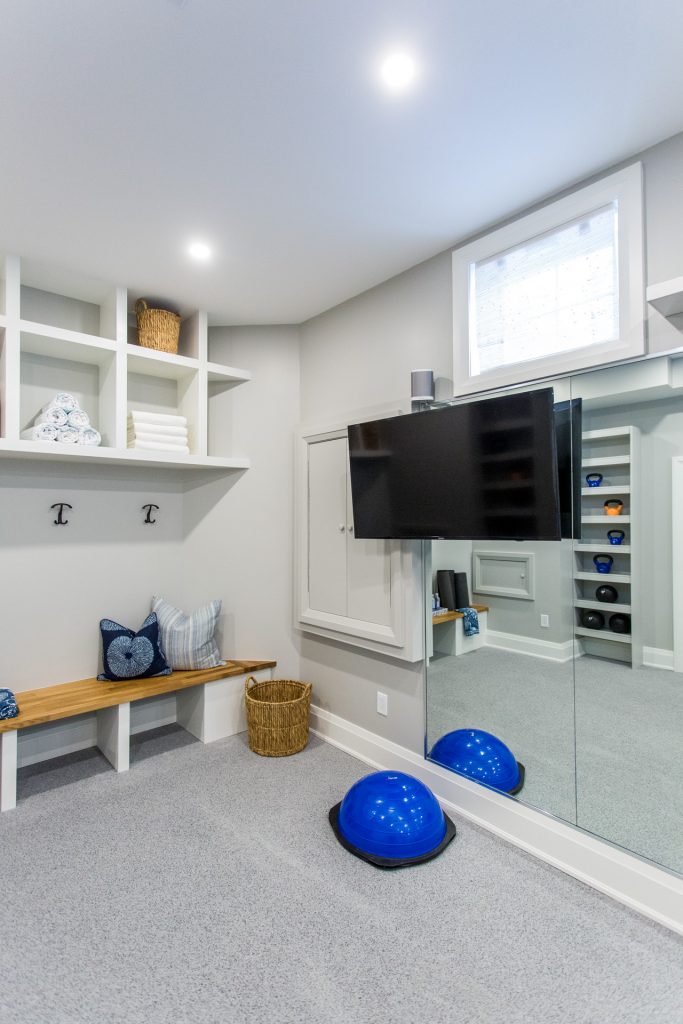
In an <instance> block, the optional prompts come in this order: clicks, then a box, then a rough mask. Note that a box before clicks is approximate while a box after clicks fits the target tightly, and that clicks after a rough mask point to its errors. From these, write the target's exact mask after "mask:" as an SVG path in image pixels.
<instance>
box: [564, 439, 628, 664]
mask: <svg viewBox="0 0 683 1024" xmlns="http://www.w3.org/2000/svg"><path fill="white" fill-rule="evenodd" d="M639 441H640V438H639V432H638V430H637V428H636V427H631V426H625V427H608V428H605V429H601V430H587V431H585V432H584V433H583V435H582V467H583V473H584V476H585V475H586V474H587V473H591V472H600V473H602V474H603V476H604V479H603V481H602V483H601V484H600V486H599V487H587V486H585V487H582V488H581V527H582V529H581V534H582V535H581V539H580V540H577V541H575V543H574V608H575V616H576V627H575V634H576V637H577V639H578V643H579V645H580V649H581V653H583V654H589V655H594V656H596V657H603V658H612V659H614V660H619V661H626V662H628V663H630V664H632V665H633V666H637V665H640V664H642V642H641V639H640V632H641V617H640V614H639V608H638V584H639V566H638V548H639V545H638V536H637V532H636V531H637V527H638V511H637V503H636V497H637V494H638V455H639ZM610 498H620V499H621V500H622V501H623V503H624V512H623V514H622V515H619V516H608V515H606V513H605V511H604V507H603V504H604V502H605V501H606V500H609V499H610ZM609 530H623V531H624V533H625V534H626V536H625V537H624V540H623V542H622V543H621V544H610V542H609V540H608V537H607V533H608V531H609ZM595 555H611V556H612V558H613V559H614V564H613V566H612V570H611V571H610V572H608V573H601V572H597V570H596V569H595V565H594V563H593V558H594V556H595ZM604 584H609V585H610V586H613V587H615V588H616V590H617V592H618V595H619V596H618V599H617V601H615V602H613V603H609V602H606V601H598V600H597V597H596V590H597V588H598V587H599V586H602V585H604ZM584 610H590V611H598V612H601V613H602V614H603V615H604V617H605V628H603V629H589V628H587V627H585V626H584V625H583V623H582V621H581V613H582V611H584ZM617 613H619V614H623V615H628V616H629V617H630V620H631V632H630V633H615V632H613V631H612V630H611V629H609V625H608V624H609V619H610V616H611V615H615V614H617Z"/></svg>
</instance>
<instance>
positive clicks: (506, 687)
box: [427, 648, 683, 872]
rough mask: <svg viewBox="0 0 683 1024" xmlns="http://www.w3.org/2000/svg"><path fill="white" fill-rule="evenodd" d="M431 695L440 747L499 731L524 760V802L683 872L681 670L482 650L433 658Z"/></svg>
mask: <svg viewBox="0 0 683 1024" xmlns="http://www.w3.org/2000/svg"><path fill="white" fill-rule="evenodd" d="M427 693H428V698H427V732H428V743H429V745H430V747H431V745H432V744H433V743H434V742H435V741H436V739H438V737H439V736H441V735H443V733H444V732H448V731H450V730H452V729H460V728H481V729H485V730H487V731H488V732H492V733H494V734H495V735H497V736H500V738H501V739H502V740H503V741H504V742H505V743H507V744H508V746H509V747H510V748H511V749H512V750H513V751H514V753H515V756H516V757H517V759H518V760H520V761H522V762H523V763H524V765H525V767H526V781H525V785H524V789H523V791H522V793H521V794H520V797H519V799H521V800H523V801H524V802H525V803H528V804H530V805H531V806H534V807H540V808H542V809H544V810H548V811H550V812H551V813H553V814H556V815H558V816H559V817H561V818H564V819H565V820H567V821H571V822H573V823H575V824H578V825H580V826H581V827H582V828H585V829H587V830H588V831H590V832H594V833H595V834H596V835H599V836H602V837H604V838H606V839H609V840H610V841H611V842H614V843H617V844H619V845H620V846H623V847H625V848H626V849H628V850H632V851H633V852H635V853H637V854H639V855H640V856H643V857H647V858H649V859H651V860H653V861H655V862H656V863H658V864H662V865H664V866H666V867H669V868H671V869H673V870H675V871H679V872H683V828H682V827H681V822H682V821H683V758H682V757H681V754H680V750H681V743H682V742H683V675H681V674H680V673H675V672H668V671H663V670H661V669H654V668H640V669H630V668H627V667H625V666H623V665H620V664H618V663H616V662H612V661H608V660H605V659H602V658H594V657H583V658H579V659H578V660H577V661H576V662H575V663H571V662H568V663H566V664H553V662H550V661H545V660H543V659H541V658H532V657H528V656H526V655H523V654H513V653H510V652H507V651H497V650H494V649H493V648H483V649H480V650H478V651H474V652H472V653H470V654H467V655H462V656H460V657H458V658H454V657H441V658H436V659H434V660H433V661H432V663H431V665H430V666H429V670H428V685H427ZM575 742H576V746H575Z"/></svg>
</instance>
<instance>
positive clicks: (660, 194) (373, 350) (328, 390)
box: [301, 135, 683, 750]
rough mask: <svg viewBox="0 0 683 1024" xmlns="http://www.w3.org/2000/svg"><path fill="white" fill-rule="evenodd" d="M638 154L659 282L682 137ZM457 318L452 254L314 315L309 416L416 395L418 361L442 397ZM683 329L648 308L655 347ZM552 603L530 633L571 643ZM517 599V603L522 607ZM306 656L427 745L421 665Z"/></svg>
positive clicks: (668, 262) (329, 683)
mask: <svg viewBox="0 0 683 1024" xmlns="http://www.w3.org/2000/svg"><path fill="white" fill-rule="evenodd" d="M635 159H641V160H642V161H643V164H644V188H645V219H646V232H645V234H646V266H647V271H646V276H647V283H648V284H650V283H658V282H660V281H662V280H668V279H669V278H673V277H677V276H679V275H680V274H681V270H682V266H681V264H682V260H681V243H680V240H681V238H682V237H683V172H682V170H681V168H683V135H678V136H676V137H675V138H673V139H670V140H668V141H667V142H664V143H662V144H660V145H658V146H655V147H653V148H652V149H650V150H648V151H646V152H645V153H643V154H640V155H634V157H633V158H632V160H629V161H625V163H631V162H633V160H635ZM607 170H608V169H605V172H604V173H607ZM491 226H493V225H487V226H486V230H488V229H489V228H490V227H491ZM482 227H484V226H482ZM461 241H465V240H464V239H463V240H461ZM678 319H679V320H682V319H683V318H678ZM451 321H452V310H451V255H450V252H447V253H442V254H441V255H439V256H435V257H434V258H433V259H431V260H428V261H427V262H425V263H422V264H420V265H419V266H417V267H414V268H412V269H411V270H409V271H407V272H406V273H404V274H401V275H399V276H398V277H396V278H393V279H392V280H390V281H387V282H386V283H385V284H383V285H380V286H378V287H377V288H373V289H372V290H370V291H368V292H365V293H364V294H362V295H359V296H358V297H357V298H355V299H352V300H350V301H349V302H346V303H344V304H343V305H341V306H338V307H336V308H335V309H332V310H330V311H329V312H327V313H324V314H322V315H321V316H319V317H316V318H315V319H313V320H310V321H308V322H307V323H306V324H304V325H303V326H302V331H301V411H302V419H303V420H304V421H305V422H307V423H308V422H313V423H314V422H315V421H316V419H320V420H324V419H325V418H326V417H327V416H329V415H339V414H341V415H348V416H349V418H350V419H351V418H352V416H353V412H354V410H357V409H363V408H368V407H371V406H373V405H381V404H385V403H390V402H395V401H398V400H401V399H404V398H405V396H406V395H407V394H408V393H409V380H410V378H409V372H410V370H411V369H413V368H416V367H432V368H433V369H434V371H435V373H436V375H437V377H438V378H442V380H441V381H440V388H441V391H440V393H439V392H437V397H445V394H444V389H445V388H447V386H448V381H449V379H451V378H452V375H453V371H452V366H453V359H452V348H451V346H452V322H451ZM679 327H683V324H679V325H678V326H677V325H676V324H672V323H670V322H669V321H667V320H665V319H664V318H663V317H661V316H660V315H659V314H658V313H656V312H654V311H653V312H649V313H648V331H649V342H650V346H651V348H652V350H653V351H665V350H667V349H671V348H675V347H678V346H680V345H681V344H683V335H682V334H681V331H680V330H679V329H678V328H679ZM562 565H564V562H563V563H562ZM551 589H552V588H551ZM550 601H551V596H550V594H548V595H546V597H545V598H544V603H545V604H546V605H548V607H549V608H550V611H549V614H551V616H552V618H551V623H553V620H554V621H555V622H556V623H557V624H558V626H559V630H560V635H557V636H556V635H555V630H554V629H552V630H546V629H540V627H538V628H537V631H536V632H533V633H529V632H527V634H526V635H537V636H539V637H540V638H541V639H548V640H551V639H558V640H562V639H566V635H565V626H564V624H563V619H562V613H561V611H560V610H559V608H558V609H557V611H556V612H554V611H553V609H552V607H551V606H550V605H549V602H550ZM520 604H521V602H515V608H518V606H519V605H520ZM537 607H538V608H540V605H538V606H537ZM543 610H546V609H545V607H544V609H543ZM534 614H535V612H534ZM539 614H540V611H539ZM500 616H501V617H500V618H499V619H498V623H499V624H498V625H494V624H493V622H492V623H491V625H492V628H497V629H501V630H502V631H510V632H512V631H513V629H514V628H518V629H520V631H521V629H522V624H521V623H520V622H516V621H515V620H516V619H517V618H518V617H519V613H518V612H515V609H514V608H513V609H512V610H511V609H503V608H501V609H500ZM536 621H538V617H537V616H536ZM524 628H525V629H526V630H528V629H529V628H530V625H529V624H527V625H526V626H525V627H524ZM646 642H648V641H647V640H646ZM662 646H664V644H662ZM301 654H302V673H303V674H304V675H305V676H307V677H310V678H311V679H312V680H313V681H314V682H315V684H316V692H317V695H318V700H319V702H320V703H321V704H323V705H324V706H326V707H328V708H330V709H331V710H332V711H333V712H336V713H337V714H340V715H343V716H344V717H346V718H350V719H351V720H352V721H354V722H356V723H358V724H359V725H361V726H363V727H365V728H367V729H371V730H372V731H374V732H377V733H379V734H381V735H383V736H386V737H388V738H390V739H393V740H395V741H397V742H399V743H403V744H405V745H406V746H409V747H411V748H412V749H414V750H421V749H422V736H423V731H424V730H423V711H422V703H423V689H422V682H421V677H420V675H419V673H417V672H416V671H415V669H409V668H406V667H405V666H400V665H392V664H390V665H388V666H387V665H385V664H383V663H381V662H380V661H378V660H377V659H374V658H373V657H371V656H369V655H367V654H361V653H359V652H357V651H354V650H352V649H350V648H347V647H344V646H343V645H338V644H333V643H329V644H325V643H322V642H319V641H315V640H311V639H309V638H307V637H302V640H301ZM380 687H381V688H382V689H384V690H386V691H388V693H389V716H388V717H387V718H383V717H381V716H379V715H377V713H376V711H375V691H376V690H377V689H378V688H380Z"/></svg>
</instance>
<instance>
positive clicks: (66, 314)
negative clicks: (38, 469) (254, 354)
mask: <svg viewBox="0 0 683 1024" xmlns="http://www.w3.org/2000/svg"><path fill="white" fill-rule="evenodd" d="M56 288H59V291H57V290H56ZM136 297H137V296H135V297H131V299H130V304H131V305H132V304H133V301H134V298H136ZM128 307H129V298H128V293H127V290H126V289H125V288H123V287H111V288H107V287H106V286H102V287H101V288H99V289H98V288H96V287H95V288H94V287H93V285H92V283H88V284H87V285H84V284H82V283H81V282H78V281H76V280H74V282H73V283H71V282H69V280H68V278H66V277H65V276H64V275H61V277H59V276H57V273H56V272H55V273H50V272H49V271H45V270H42V269H41V270H40V271H37V270H36V269H35V268H31V267H30V266H24V267H22V263H21V261H20V259H19V258H18V257H16V256H6V257H5V258H4V260H2V261H0V457H5V458H29V459H36V460H47V459H53V460H56V461H64V462H84V463H95V464H98V463H99V464H101V465H104V464H119V465H127V466H135V465H140V466H143V467H149V466H160V467H167V468H168V467H177V468H178V469H184V470H187V469H215V470H222V471H233V470H244V469H248V468H249V459H248V458H244V457H242V456H241V455H240V454H236V453H235V452H233V451H230V450H229V445H230V439H229V431H226V430H225V429H223V428H222V426H221V429H218V428H216V429H214V430H210V429H209V424H210V422H211V419H212V407H213V405H214V404H215V405H216V407H217V408H216V411H218V406H219V404H220V405H221V409H222V410H223V416H217V417H216V418H217V419H220V420H221V424H223V423H224V420H225V415H224V408H223V406H222V402H223V401H224V397H221V396H224V395H225V392H226V391H227V390H228V389H231V388H233V387H234V386H236V385H239V384H243V383H245V382H246V381H249V380H250V379H251V374H250V373H249V372H248V371H247V370H240V369H237V368H235V367H233V366H222V365H220V364H218V363H215V362H212V361H211V360H210V359H209V329H208V326H207V315H206V313H205V312H202V311H197V312H194V313H192V314H190V315H189V316H186V317H185V318H184V320H183V322H182V325H181V333H180V343H179V349H178V354H177V355H170V354H169V353H167V352H157V351H156V350H153V349H147V348H142V347H141V346H139V345H137V344H136V343H135V341H136V329H135V317H134V314H131V311H130V310H129V308H128ZM62 390H64V391H69V392H71V393H72V394H74V395H75V396H76V397H77V398H78V400H79V402H80V404H81V406H82V408H83V409H85V411H86V412H87V413H88V415H89V416H90V419H91V422H92V424H93V426H95V427H96V428H97V429H98V430H99V432H100V434H101V435H102V445H101V446H100V447H97V448H95V447H86V446H79V445H69V444H60V443H58V442H50V443H42V442H34V441H25V440H23V439H22V438H21V433H22V431H23V430H25V429H26V428H27V427H29V426H30V425H31V424H32V422H33V420H34V417H35V416H36V415H37V413H38V412H39V411H40V409H41V408H42V407H43V406H44V405H45V404H46V403H47V402H48V401H50V399H51V398H52V397H53V396H54V394H55V392H57V391H62ZM132 409H136V410H138V409H144V410H146V411H149V412H165V413H180V414H181V415H183V416H186V417H187V421H188V428H189V436H190V454H179V455H175V454H174V453H172V452H150V451H141V450H138V449H131V448H128V447H127V417H128V413H129V411H131V410H132Z"/></svg>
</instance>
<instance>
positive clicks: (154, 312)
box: [135, 299, 180, 355]
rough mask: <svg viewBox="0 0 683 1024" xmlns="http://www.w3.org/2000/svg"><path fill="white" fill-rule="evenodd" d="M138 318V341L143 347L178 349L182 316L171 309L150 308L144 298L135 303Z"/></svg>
mask: <svg viewBox="0 0 683 1024" xmlns="http://www.w3.org/2000/svg"><path fill="white" fill-rule="evenodd" d="M135 315H136V316H137V320H138V343H139V344H140V345H142V347H143V348H155V349H157V351H158V352H171V353H172V354H173V355H175V354H176V353H177V351H178V339H179V337H180V317H179V316H178V314H177V313H172V312H171V311H170V310H169V309H150V308H149V306H148V305H147V303H146V302H145V300H144V299H138V301H137V302H136V303H135Z"/></svg>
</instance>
